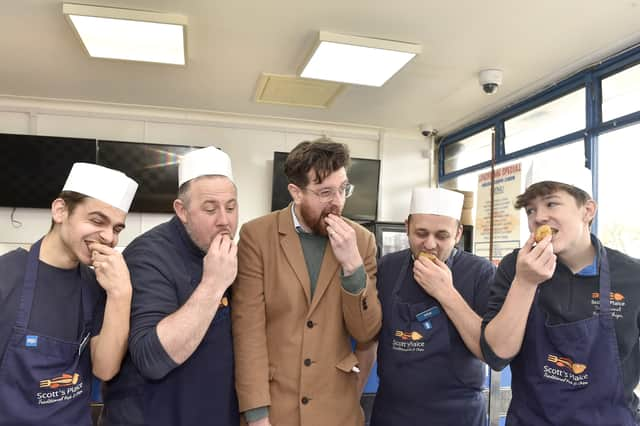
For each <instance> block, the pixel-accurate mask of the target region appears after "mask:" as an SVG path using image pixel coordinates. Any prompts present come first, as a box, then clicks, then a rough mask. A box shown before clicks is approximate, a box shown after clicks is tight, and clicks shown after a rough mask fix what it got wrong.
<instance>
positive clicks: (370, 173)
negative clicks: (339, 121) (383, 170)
mask: <svg viewBox="0 0 640 426" xmlns="http://www.w3.org/2000/svg"><path fill="white" fill-rule="evenodd" d="M287 155H288V153H287V152H274V153H273V185H272V193H271V211H274V210H279V209H281V208H284V207H286V206H287V205H288V204H289V203H290V202H291V196H290V195H289V191H288V190H287V185H288V183H289V182H288V181H287V176H286V175H285V174H284V162H285V161H286V159H287ZM347 175H348V176H349V182H350V183H352V184H353V185H355V190H354V192H353V195H352V196H351V197H349V198H348V199H347V202H346V204H345V207H344V211H343V212H342V214H343V215H344V216H346V217H348V218H349V219H352V220H356V221H359V222H365V221H375V220H376V218H377V216H378V183H379V181H380V160H369V159H364V158H351V167H350V168H349V170H348V171H347Z"/></svg>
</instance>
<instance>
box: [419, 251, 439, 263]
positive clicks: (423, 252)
mask: <svg viewBox="0 0 640 426" xmlns="http://www.w3.org/2000/svg"><path fill="white" fill-rule="evenodd" d="M422 256H424V257H426V258H427V259H429V260H430V261H432V262H434V261H435V260H436V256H435V254H432V253H429V252H427V251H421V252H420V255H419V256H418V257H422Z"/></svg>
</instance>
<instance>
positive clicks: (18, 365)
mask: <svg viewBox="0 0 640 426" xmlns="http://www.w3.org/2000/svg"><path fill="white" fill-rule="evenodd" d="M41 242H42V240H40V241H38V242H37V243H35V244H34V245H33V246H32V247H31V250H29V257H28V260H27V267H26V272H25V276H24V284H23V286H22V294H21V296H20V307H19V309H18V314H17V317H16V322H15V326H14V328H13V331H12V334H11V337H10V339H9V343H8V344H7V349H6V351H5V354H4V358H3V359H2V364H1V365H0V425H25V426H26V425H34V426H41V425H65V426H68V425H74V426H76V425H89V426H90V425H91V424H92V422H91V412H90V409H89V402H90V398H91V380H92V376H91V351H90V350H89V349H88V348H87V346H89V337H90V327H91V316H92V306H91V300H90V296H89V291H86V290H85V289H81V294H82V316H83V326H84V327H83V332H82V333H81V335H80V336H81V337H80V340H79V341H75V342H67V341H64V340H61V339H58V338H55V337H51V336H44V335H42V334H38V333H36V332H33V331H31V330H29V329H28V327H27V326H28V324H29V318H30V315H31V307H32V305H33V298H34V290H35V287H36V280H37V277H38V258H39V255H40V243H41ZM78 272H80V271H79V270H78ZM82 285H83V286H84V282H83V283H82ZM52 309H55V307H52Z"/></svg>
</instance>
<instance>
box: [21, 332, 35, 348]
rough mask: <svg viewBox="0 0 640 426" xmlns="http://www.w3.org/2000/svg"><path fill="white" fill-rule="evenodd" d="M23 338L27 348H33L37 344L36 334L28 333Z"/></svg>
mask: <svg viewBox="0 0 640 426" xmlns="http://www.w3.org/2000/svg"><path fill="white" fill-rule="evenodd" d="M24 340H25V341H24V345H25V346H26V347H28V348H35V347H37V346H38V336H32V335H28V336H26V337H25V339H24Z"/></svg>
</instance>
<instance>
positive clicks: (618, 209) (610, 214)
mask: <svg viewBox="0 0 640 426" xmlns="http://www.w3.org/2000/svg"><path fill="white" fill-rule="evenodd" d="M639 141H640V124H637V125H635V126H631V127H626V128H624V129H620V130H616V131H613V132H610V133H606V134H604V135H602V136H600V138H599V141H598V147H599V149H598V151H599V152H598V159H599V161H600V162H599V165H598V216H597V218H598V237H599V238H600V239H601V240H602V242H603V243H604V245H606V246H608V247H612V248H615V249H617V250H620V251H622V252H623V253H626V254H628V255H629V256H632V257H640V223H639V222H638V218H637V216H638V211H639V210H640V197H638V194H637V191H636V190H635V189H634V186H633V183H634V182H638V181H639V180H640V169H638V157H640V143H639Z"/></svg>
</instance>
